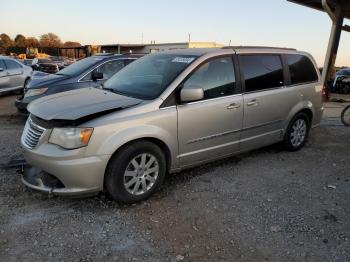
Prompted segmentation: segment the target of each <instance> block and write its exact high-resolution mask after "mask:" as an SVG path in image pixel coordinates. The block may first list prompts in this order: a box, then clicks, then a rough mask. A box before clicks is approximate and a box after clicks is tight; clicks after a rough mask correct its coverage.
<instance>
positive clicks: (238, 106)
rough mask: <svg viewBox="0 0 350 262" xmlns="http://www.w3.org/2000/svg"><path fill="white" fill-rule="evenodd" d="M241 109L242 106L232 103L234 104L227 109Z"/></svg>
mask: <svg viewBox="0 0 350 262" xmlns="http://www.w3.org/2000/svg"><path fill="white" fill-rule="evenodd" d="M240 107H241V105H240V104H236V103H232V104H230V105H228V106H227V107H226V108H227V109H238V108H240Z"/></svg>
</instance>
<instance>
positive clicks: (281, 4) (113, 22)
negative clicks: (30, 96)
mask: <svg viewBox="0 0 350 262" xmlns="http://www.w3.org/2000/svg"><path fill="white" fill-rule="evenodd" d="M0 10H1V16H0V33H2V32H3V33H7V34H8V35H10V36H11V37H15V36H16V34H23V35H25V36H35V37H39V36H40V35H42V34H44V33H47V32H53V33H55V34H57V35H59V36H60V38H61V39H62V41H78V42H80V43H81V44H116V43H123V44H127V43H142V42H143V43H150V41H152V40H155V41H156V43H163V42H167V43H168V42H185V41H187V40H188V35H189V34H191V40H192V41H215V42H218V43H221V44H224V45H228V44H229V42H230V41H231V45H264V46H277V47H292V48H296V49H298V50H302V51H307V52H309V53H311V54H312V55H313V56H314V57H315V59H316V61H317V63H318V65H319V66H322V65H323V60H324V56H325V53H326V48H327V44H328V39H329V34H330V29H331V21H330V19H329V17H328V16H327V15H326V14H325V13H323V12H320V11H316V10H313V9H310V8H305V7H302V6H299V5H296V4H293V3H290V2H287V1H286V0H241V1H238V0H215V1H213V0H192V1H189V0H176V1H166V0H133V1H127V0H124V1H120V0H114V1H113V0H74V1H72V0H59V1H54V0H35V1H34V0H0ZM346 22H347V23H348V24H350V21H349V20H346ZM349 47H350V33H346V32H344V33H343V34H342V38H341V42H340V47H339V52H338V58H337V62H336V64H337V65H338V66H350V48H349Z"/></svg>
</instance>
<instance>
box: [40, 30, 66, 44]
mask: <svg viewBox="0 0 350 262" xmlns="http://www.w3.org/2000/svg"><path fill="white" fill-rule="evenodd" d="M40 45H41V47H61V46H62V41H61V39H60V38H59V37H58V35H55V34H54V33H47V34H43V35H41V36H40Z"/></svg>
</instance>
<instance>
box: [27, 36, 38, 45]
mask: <svg viewBox="0 0 350 262" xmlns="http://www.w3.org/2000/svg"><path fill="white" fill-rule="evenodd" d="M39 46H40V43H39V40H38V39H36V38H35V37H28V38H27V39H26V47H39Z"/></svg>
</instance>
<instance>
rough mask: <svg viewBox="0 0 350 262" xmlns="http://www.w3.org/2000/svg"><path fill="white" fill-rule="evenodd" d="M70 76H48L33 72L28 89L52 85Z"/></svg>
mask: <svg viewBox="0 0 350 262" xmlns="http://www.w3.org/2000/svg"><path fill="white" fill-rule="evenodd" d="M69 77H70V76H65V75H56V74H48V73H44V72H40V71H35V72H34V73H33V75H32V77H31V80H30V83H29V85H28V88H36V87H42V86H44V85H49V84H54V83H56V82H59V81H62V80H65V79H67V78H69Z"/></svg>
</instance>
